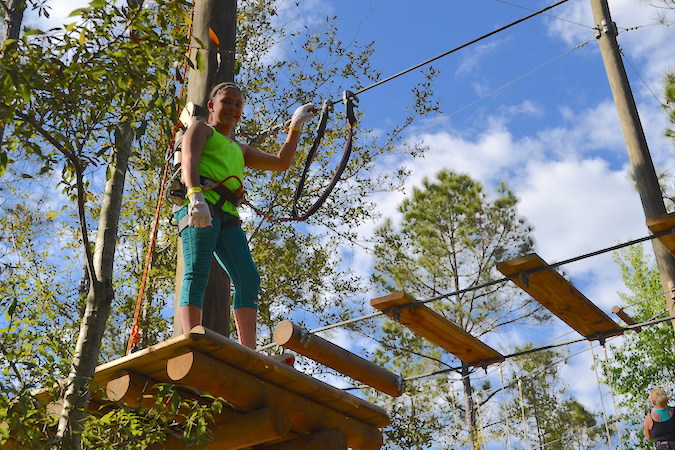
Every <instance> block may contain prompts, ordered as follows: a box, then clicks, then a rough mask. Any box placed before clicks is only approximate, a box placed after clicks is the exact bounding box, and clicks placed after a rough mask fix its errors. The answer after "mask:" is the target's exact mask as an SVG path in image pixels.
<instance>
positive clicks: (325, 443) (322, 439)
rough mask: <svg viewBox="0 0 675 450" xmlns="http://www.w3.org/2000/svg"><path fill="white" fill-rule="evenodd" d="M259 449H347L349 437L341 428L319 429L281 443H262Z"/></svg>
mask: <svg viewBox="0 0 675 450" xmlns="http://www.w3.org/2000/svg"><path fill="white" fill-rule="evenodd" d="M256 449H259V450H298V449H302V450H347V438H346V437H345V435H344V433H343V432H342V431H341V430H340V429H339V428H330V429H328V430H321V431H317V432H316V433H312V434H306V435H304V436H301V437H299V438H296V439H292V440H290V441H284V442H281V443H279V444H272V445H261V446H258V447H256Z"/></svg>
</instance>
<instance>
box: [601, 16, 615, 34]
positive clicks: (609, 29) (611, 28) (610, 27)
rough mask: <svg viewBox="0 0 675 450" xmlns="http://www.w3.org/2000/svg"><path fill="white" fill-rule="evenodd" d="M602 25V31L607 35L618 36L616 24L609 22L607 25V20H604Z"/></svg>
mask: <svg viewBox="0 0 675 450" xmlns="http://www.w3.org/2000/svg"><path fill="white" fill-rule="evenodd" d="M600 25H602V31H603V32H604V33H605V34H609V33H612V34H613V35H616V23H614V22H609V23H607V20H604V19H603V21H602V22H600Z"/></svg>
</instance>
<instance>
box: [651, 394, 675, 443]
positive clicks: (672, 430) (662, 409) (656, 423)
mask: <svg viewBox="0 0 675 450" xmlns="http://www.w3.org/2000/svg"><path fill="white" fill-rule="evenodd" d="M668 400H669V399H668V394H666V391H665V390H663V388H656V389H652V391H651V392H650V393H649V402H650V404H651V405H652V410H651V411H650V412H649V414H647V416H646V417H645V437H646V438H647V439H651V440H653V441H654V445H655V446H656V450H673V449H675V419H673V413H674V412H675V408H671V407H669V406H668Z"/></svg>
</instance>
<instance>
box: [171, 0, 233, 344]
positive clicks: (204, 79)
mask: <svg viewBox="0 0 675 450" xmlns="http://www.w3.org/2000/svg"><path fill="white" fill-rule="evenodd" d="M236 27H237V0H196V1H195V6H194V18H193V25H192V43H191V49H192V50H191V53H190V58H191V60H192V61H193V63H194V64H195V67H197V61H198V60H199V61H202V62H203V67H199V69H191V70H190V75H189V80H190V81H189V83H188V90H187V94H188V98H187V100H188V102H192V103H194V104H195V105H198V106H200V108H199V109H198V114H199V115H201V116H202V117H203V116H204V115H206V114H208V110H207V109H206V104H207V102H208V101H209V100H210V99H209V98H208V96H209V91H210V90H211V87H212V86H213V85H215V84H216V83H220V82H221V81H234V75H235V73H234V72H235V69H234V66H235V44H236V32H237V28H236ZM209 30H211V31H212V32H213V35H214V36H215V42H214V40H213V39H212V38H211V36H210V33H209ZM216 42H217V43H218V45H216ZM202 45H203V46H205V48H201V47H202ZM198 55H200V56H198ZM204 118H205V117H204ZM177 259H178V260H177V262H176V297H175V300H174V306H175V312H174V319H173V326H174V331H173V334H174V336H178V335H180V334H182V333H183V325H182V323H181V319H180V314H179V309H180V306H179V303H180V290H181V286H182V280H183V269H184V268H183V250H182V245H180V244H179V246H178V252H177ZM203 325H204V326H205V327H207V328H209V329H211V330H213V331H216V332H217V333H219V334H222V335H223V336H228V335H229V331H230V277H229V276H228V275H227V272H225V270H223V269H222V267H220V264H218V262H217V261H216V260H215V257H214V259H212V261H211V271H210V274H209V281H208V285H207V287H206V293H205V295H204V308H203Z"/></svg>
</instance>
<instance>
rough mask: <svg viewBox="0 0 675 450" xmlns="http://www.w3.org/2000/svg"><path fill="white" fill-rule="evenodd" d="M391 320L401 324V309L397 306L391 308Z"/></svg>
mask: <svg viewBox="0 0 675 450" xmlns="http://www.w3.org/2000/svg"><path fill="white" fill-rule="evenodd" d="M391 318H392V319H394V322H398V323H401V308H399V307H398V306H394V307H393V308H391Z"/></svg>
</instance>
